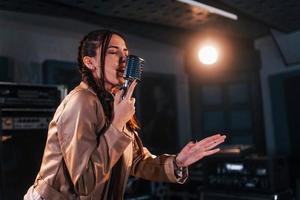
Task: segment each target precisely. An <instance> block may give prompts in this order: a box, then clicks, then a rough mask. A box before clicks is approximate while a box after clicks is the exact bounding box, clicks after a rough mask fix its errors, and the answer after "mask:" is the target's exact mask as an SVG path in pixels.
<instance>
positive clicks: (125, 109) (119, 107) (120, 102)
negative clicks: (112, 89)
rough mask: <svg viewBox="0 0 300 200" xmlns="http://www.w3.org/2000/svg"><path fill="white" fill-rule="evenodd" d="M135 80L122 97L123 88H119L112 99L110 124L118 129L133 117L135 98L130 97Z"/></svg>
mask: <svg viewBox="0 0 300 200" xmlns="http://www.w3.org/2000/svg"><path fill="white" fill-rule="evenodd" d="M136 85H137V82H136V80H135V81H133V82H132V83H131V85H130V86H129V88H128V90H127V93H126V94H125V96H124V98H123V99H122V94H123V90H119V91H118V92H117V93H116V95H115V99H114V116H113V120H112V125H113V126H114V127H115V128H117V129H118V130H119V131H122V130H123V128H124V126H125V125H126V123H127V122H128V121H129V120H130V119H131V118H132V117H133V115H134V113H135V98H133V97H132V94H133V91H134V88H135V86H136Z"/></svg>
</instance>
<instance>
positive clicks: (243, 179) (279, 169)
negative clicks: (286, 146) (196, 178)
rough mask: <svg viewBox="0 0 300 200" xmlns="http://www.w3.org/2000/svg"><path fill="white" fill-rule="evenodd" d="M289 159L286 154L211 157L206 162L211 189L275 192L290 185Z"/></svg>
mask: <svg viewBox="0 0 300 200" xmlns="http://www.w3.org/2000/svg"><path fill="white" fill-rule="evenodd" d="M288 169H289V166H288V162H287V159H285V158H283V157H276V158H269V157H259V156H248V157H244V158H243V157H218V156H214V157H211V158H208V159H206V160H205V162H204V163H203V170H204V173H203V174H204V186H205V188H208V189H220V190H226V191H230V190H234V191H253V192H263V193H274V192H278V191H283V190H285V189H287V188H289V186H290V184H289V183H290V182H289V173H288Z"/></svg>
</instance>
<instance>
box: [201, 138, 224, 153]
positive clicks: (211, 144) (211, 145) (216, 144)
mask: <svg viewBox="0 0 300 200" xmlns="http://www.w3.org/2000/svg"><path fill="white" fill-rule="evenodd" d="M223 142H224V139H219V140H217V141H215V142H213V143H210V144H209V145H207V146H204V147H203V148H204V149H205V150H210V149H212V148H215V147H216V146H218V145H220V144H221V143H223Z"/></svg>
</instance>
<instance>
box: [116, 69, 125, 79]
mask: <svg viewBox="0 0 300 200" xmlns="http://www.w3.org/2000/svg"><path fill="white" fill-rule="evenodd" d="M124 72H125V69H118V70H117V74H118V76H119V77H123V75H124Z"/></svg>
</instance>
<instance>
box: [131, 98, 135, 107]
mask: <svg viewBox="0 0 300 200" xmlns="http://www.w3.org/2000/svg"><path fill="white" fill-rule="evenodd" d="M131 102H132V104H133V105H134V104H135V98H134V97H131Z"/></svg>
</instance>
